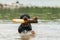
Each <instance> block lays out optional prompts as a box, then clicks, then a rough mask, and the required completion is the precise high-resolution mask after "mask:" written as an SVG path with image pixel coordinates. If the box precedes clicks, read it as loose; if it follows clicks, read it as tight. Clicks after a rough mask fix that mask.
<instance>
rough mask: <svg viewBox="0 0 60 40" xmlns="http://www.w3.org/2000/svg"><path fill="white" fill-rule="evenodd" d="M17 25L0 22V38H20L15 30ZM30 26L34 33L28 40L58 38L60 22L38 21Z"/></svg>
mask: <svg viewBox="0 0 60 40" xmlns="http://www.w3.org/2000/svg"><path fill="white" fill-rule="evenodd" d="M19 25H20V24H11V23H10V24H0V40H21V35H20V34H19V33H18V31H17V29H18V27H19ZM32 28H33V30H34V31H35V33H36V35H35V38H31V39H30V40H37V39H38V40H60V22H52V21H51V22H39V23H38V24H32ZM24 40H25V39H24ZM26 40H27V39H26Z"/></svg>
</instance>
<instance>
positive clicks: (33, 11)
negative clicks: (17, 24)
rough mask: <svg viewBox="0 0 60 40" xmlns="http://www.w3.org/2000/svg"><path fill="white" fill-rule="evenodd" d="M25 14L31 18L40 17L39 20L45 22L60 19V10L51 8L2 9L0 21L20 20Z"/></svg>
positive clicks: (0, 10) (0, 9)
mask: <svg viewBox="0 0 60 40" xmlns="http://www.w3.org/2000/svg"><path fill="white" fill-rule="evenodd" d="M23 13H27V14H29V15H30V16H31V17H33V16H38V18H39V19H44V20H54V19H60V8H50V7H42V8H39V7H35V8H33V7H31V8H29V7H25V8H24V7H21V8H19V9H17V8H15V9H9V8H8V9H7V8H6V9H2V8H0V19H7V20H11V19H13V18H19V16H20V15H21V14H23Z"/></svg>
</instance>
